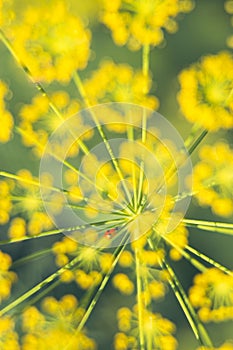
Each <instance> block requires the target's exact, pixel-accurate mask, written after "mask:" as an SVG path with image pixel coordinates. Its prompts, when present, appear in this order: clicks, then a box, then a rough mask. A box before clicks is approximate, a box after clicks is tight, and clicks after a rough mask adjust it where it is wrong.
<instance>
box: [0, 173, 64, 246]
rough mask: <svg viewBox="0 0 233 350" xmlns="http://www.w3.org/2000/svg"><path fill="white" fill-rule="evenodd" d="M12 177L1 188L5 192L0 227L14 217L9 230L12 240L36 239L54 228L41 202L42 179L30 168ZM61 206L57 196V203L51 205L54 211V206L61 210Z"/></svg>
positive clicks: (1, 201)
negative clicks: (33, 237) (39, 185)
mask: <svg viewBox="0 0 233 350" xmlns="http://www.w3.org/2000/svg"><path fill="white" fill-rule="evenodd" d="M2 174H6V173H5V172H2ZM8 175H9V177H10V179H9V178H8V179H7V180H6V181H1V182H0V189H2V190H3V191H2V194H1V195H2V197H1V200H0V225H4V224H6V223H7V222H8V221H9V220H10V219H11V218H12V220H11V222H10V226H9V229H8V235H9V237H10V238H13V239H15V240H17V239H20V238H22V237H25V236H26V234H27V235H28V234H29V235H32V236H33V235H37V234H38V233H40V232H41V231H43V230H46V229H47V230H48V229H49V228H51V227H52V226H53V224H52V221H51V219H50V218H49V216H48V215H47V213H46V212H45V210H44V207H43V203H42V202H41V196H40V190H39V188H38V180H37V179H36V178H35V177H33V175H32V174H31V172H30V171H29V170H26V169H21V170H19V171H18V172H17V173H16V174H8ZM54 199H55V197H54ZM60 204H61V205H62V202H60ZM58 206H59V196H57V197H56V204H53V205H52V204H51V207H52V208H53V210H54V207H55V208H56V209H57V210H59V208H58Z"/></svg>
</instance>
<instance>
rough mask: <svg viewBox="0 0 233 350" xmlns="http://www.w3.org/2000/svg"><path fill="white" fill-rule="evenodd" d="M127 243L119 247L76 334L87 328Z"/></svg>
mask: <svg viewBox="0 0 233 350" xmlns="http://www.w3.org/2000/svg"><path fill="white" fill-rule="evenodd" d="M127 243H128V242H127V240H126V242H125V243H124V244H123V245H122V246H119V247H118V248H117V249H116V251H115V254H114V256H115V258H114V261H113V263H112V265H111V267H110V269H109V271H108V272H107V274H106V275H105V277H104V278H103V280H102V282H101V284H100V286H99V288H98V290H97V292H96V294H95V296H94V297H93V299H92V301H91V303H90V305H89V306H88V308H87V310H86V312H85V314H84V316H83V318H82V320H81V322H80V323H79V325H78V327H77V329H76V331H75V334H76V333H78V332H80V331H81V330H82V329H83V327H84V326H85V324H86V322H87V320H88V318H89V316H90V314H91V312H92V310H93V309H94V307H95V305H96V303H97V301H98V300H99V298H100V296H101V294H102V292H103V290H104V288H105V286H106V284H107V283H108V281H109V279H110V277H111V274H112V272H113V270H114V268H115V266H116V264H117V262H118V260H119V258H120V255H121V253H122V252H123V250H124V249H125V246H126V244H127Z"/></svg>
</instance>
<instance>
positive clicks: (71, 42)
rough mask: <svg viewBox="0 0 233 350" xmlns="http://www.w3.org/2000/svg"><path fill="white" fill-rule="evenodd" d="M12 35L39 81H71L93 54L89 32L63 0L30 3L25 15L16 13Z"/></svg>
mask: <svg viewBox="0 0 233 350" xmlns="http://www.w3.org/2000/svg"><path fill="white" fill-rule="evenodd" d="M51 14H53V15H51ZM9 38H10V41H11V43H12V45H13V48H14V50H15V52H16V54H17V56H18V57H19V59H20V61H21V62H22V63H23V64H24V65H25V66H27V67H28V68H29V70H30V72H31V74H32V75H33V78H34V79H35V80H37V81H45V82H48V83H50V82H52V81H54V80H58V81H60V82H68V81H69V80H70V79H71V77H72V75H73V73H74V72H75V71H76V70H77V69H83V68H85V67H86V64H87V60H88V57H89V54H90V51H89V44H90V32H89V31H88V30H87V29H85V27H84V24H83V23H82V21H81V20H80V18H78V17H77V16H75V15H73V14H72V13H70V11H69V10H68V8H67V4H66V2H65V1H62V0H61V1H50V2H45V3H43V2H42V3H38V4H35V5H34V6H33V7H31V6H27V7H26V9H24V11H23V13H22V18H21V16H19V17H18V16H16V20H15V22H14V26H13V25H12V26H11V28H10V34H9Z"/></svg>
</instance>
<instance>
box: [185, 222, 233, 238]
mask: <svg viewBox="0 0 233 350" xmlns="http://www.w3.org/2000/svg"><path fill="white" fill-rule="evenodd" d="M183 222H184V223H185V225H186V226H189V227H196V228H198V229H200V230H206V231H211V232H219V233H224V234H228V235H232V234H233V224H230V223H225V222H216V221H207V220H198V219H183Z"/></svg>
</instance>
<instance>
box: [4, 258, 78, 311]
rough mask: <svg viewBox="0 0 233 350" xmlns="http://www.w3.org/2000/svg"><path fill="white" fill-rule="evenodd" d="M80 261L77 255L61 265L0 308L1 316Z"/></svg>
mask: <svg viewBox="0 0 233 350" xmlns="http://www.w3.org/2000/svg"><path fill="white" fill-rule="evenodd" d="M78 262H79V256H77V257H75V258H74V259H73V260H71V261H70V262H69V263H67V264H66V265H64V266H63V267H61V268H60V269H59V270H57V271H56V272H54V273H52V274H51V275H50V276H48V277H47V278H45V279H44V280H43V281H42V282H40V283H38V284H37V285H36V286H35V287H33V288H31V289H29V290H28V291H27V292H26V293H24V294H23V295H21V296H20V297H18V298H17V299H15V300H14V301H13V302H11V303H10V304H9V305H7V306H6V307H4V308H3V309H2V310H0V317H2V316H3V315H5V314H6V313H7V312H9V311H11V310H12V309H13V308H14V307H16V306H18V305H19V304H21V303H22V302H24V301H25V300H27V299H28V298H30V297H31V296H32V295H33V294H35V293H36V292H38V291H39V290H41V289H42V288H43V287H44V286H46V285H47V284H48V283H50V282H52V281H53V280H55V278H57V277H59V276H60V275H61V274H62V273H63V272H65V271H66V270H68V269H70V268H71V267H73V266H74V265H75V264H77V263H78Z"/></svg>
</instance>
